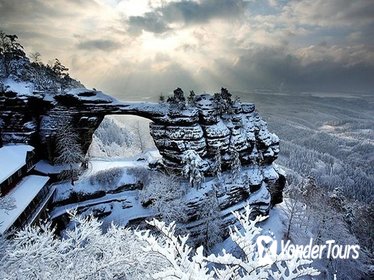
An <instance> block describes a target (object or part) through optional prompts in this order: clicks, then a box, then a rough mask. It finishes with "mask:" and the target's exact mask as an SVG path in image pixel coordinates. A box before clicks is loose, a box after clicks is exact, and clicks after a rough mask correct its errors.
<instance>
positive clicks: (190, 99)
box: [187, 90, 196, 107]
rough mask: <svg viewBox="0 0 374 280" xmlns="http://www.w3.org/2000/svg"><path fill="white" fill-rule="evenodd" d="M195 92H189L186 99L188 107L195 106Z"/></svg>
mask: <svg viewBox="0 0 374 280" xmlns="http://www.w3.org/2000/svg"><path fill="white" fill-rule="evenodd" d="M195 96H196V94H195V92H194V91H193V90H191V91H190V95H189V96H188V97H187V102H188V105H189V106H191V107H192V106H195Z"/></svg>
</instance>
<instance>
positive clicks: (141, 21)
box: [127, 12, 170, 35]
mask: <svg viewBox="0 0 374 280" xmlns="http://www.w3.org/2000/svg"><path fill="white" fill-rule="evenodd" d="M127 22H128V25H129V28H128V31H129V32H130V33H131V34H133V35H139V34H141V32H142V31H143V30H145V31H148V32H153V33H164V32H166V31H169V30H170V28H169V27H168V25H167V23H166V22H165V21H164V20H163V19H162V17H161V16H159V15H158V14H157V13H155V12H150V13H146V14H144V16H131V17H129V19H128V21H127Z"/></svg>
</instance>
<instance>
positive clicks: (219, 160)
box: [214, 150, 223, 184]
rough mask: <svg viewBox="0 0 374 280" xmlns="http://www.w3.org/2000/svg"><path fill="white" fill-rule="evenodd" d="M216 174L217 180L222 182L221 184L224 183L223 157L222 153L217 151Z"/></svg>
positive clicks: (215, 159)
mask: <svg viewBox="0 0 374 280" xmlns="http://www.w3.org/2000/svg"><path fill="white" fill-rule="evenodd" d="M214 161H215V162H214V172H215V173H216V176H217V179H218V181H219V182H220V184H222V183H223V180H222V156H221V151H220V150H217V151H216V155H215V157H214Z"/></svg>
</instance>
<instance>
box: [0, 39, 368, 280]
mask: <svg viewBox="0 0 374 280" xmlns="http://www.w3.org/2000/svg"><path fill="white" fill-rule="evenodd" d="M1 36H2V37H1V38H2V40H3V41H4V40H5V42H6V43H7V44H8V48H10V47H11V48H10V49H6V52H10V53H12V54H14V55H15V56H16V58H14V57H13V58H11V59H10V60H9V61H10V62H11V63H8V62H9V61H7V59H9V58H8V57H6V56H5V55H4V54H3V53H0V54H1V55H2V56H1V57H0V58H1V59H2V60H1V61H0V62H1V65H5V66H6V67H2V68H0V70H1V71H2V72H1V73H2V74H1V73H0V74H1V75H3V76H4V77H3V78H4V79H2V84H1V85H2V87H1V88H0V91H3V92H4V93H7V94H9V93H11V94H15V95H17V94H18V92H17V86H19V85H20V84H22V83H28V84H29V85H30V84H31V85H33V86H32V87H33V89H32V91H33V92H34V91H37V92H38V93H39V92H44V91H54V92H59V93H61V92H62V93H63V94H65V91H66V90H67V89H68V88H71V87H78V86H79V85H80V83H79V82H77V81H75V80H73V79H71V78H70V76H69V74H68V73H67V69H66V67H64V66H63V65H62V64H61V63H60V61H59V60H55V61H54V64H43V63H41V62H40V61H39V55H38V54H34V55H33V60H34V61H33V62H30V60H29V59H28V58H27V57H26V55H25V53H24V52H23V48H22V46H20V45H17V40H16V39H17V38H16V37H9V35H8V37H6V36H5V34H2V33H1ZM12 48H13V49H12ZM3 49H4V48H2V49H1V50H2V52H4V50H3ZM14 60H15V61H16V62H17V63H13V62H12V61H14ZM25 65H31V66H28V67H25ZM10 66H11V67H12V68H9V67H10ZM24 68H26V69H28V71H26V72H24V71H23V72H22V71H19V70H20V69H24ZM21 72H22V73H21ZM39 75H40V76H39ZM19 76H20V77H22V79H23V80H22V79H21V80H20V78H19ZM9 77H10V78H9ZM10 80H12V83H11V84H9V83H8V84H7V82H9V81H10ZM28 88H29V87H28ZM180 91H181V90H180V89H177V90H176V91H174V96H173V97H169V101H167V102H166V101H165V100H164V99H163V98H161V100H159V102H160V104H161V105H163V106H166V108H171V109H170V111H171V112H172V113H174V114H176V113H179V111H186V112H187V113H191V112H193V110H195V111H196V110H197V109H196V108H197V105H196V104H194V102H195V100H196V99H195V93H194V92H193V91H191V93H190V98H188V99H187V100H186V99H185V98H184V96H183V92H182V93H180ZM176 92H177V94H176ZM84 94H87V93H86V92H84ZM225 94H227V96H228V95H229V93H228V91H227V90H226V89H222V91H221V95H220V94H219V93H217V94H216V95H215V98H216V99H214V100H215V102H217V100H219V101H222V102H226V101H227V103H225V104H223V103H222V104H220V105H222V106H221V107H219V109H220V110H221V111H222V112H220V113H221V114H223V115H224V116H222V119H220V118H221V117H220V116H219V117H218V118H219V119H220V121H218V124H217V127H222V126H224V125H223V121H222V120H223V119H225V118H226V119H225V121H226V122H227V123H228V124H229V125H230V129H231V130H232V131H235V133H236V134H234V136H237V139H239V138H240V136H238V135H240V133H242V132H243V131H242V130H243V128H242V127H245V126H244V125H243V122H244V123H245V122H247V123H245V124H246V125H248V127H246V128H247V129H248V130H249V129H250V128H249V124H252V123H251V122H252V119H250V121H248V119H245V118H242V117H241V118H240V120H239V121H237V122H238V123H240V125H238V127H240V129H238V132H237V131H236V129H237V128H236V125H234V124H233V123H235V120H234V119H235V118H234V117H233V118H231V119H230V117H227V116H231V115H234V116H235V112H236V111H235V110H238V108H240V109H241V108H242V107H241V106H242V105H241V103H240V101H239V99H234V98H233V100H235V101H233V100H231V94H230V96H229V97H227V99H226V97H225V98H222V95H225ZM237 95H238V96H240V98H241V100H242V101H243V102H254V103H256V104H257V111H258V112H260V113H261V115H262V116H263V117H264V119H266V120H267V122H268V124H269V130H271V131H274V132H275V133H276V134H277V135H279V136H280V138H281V142H280V149H281V153H280V156H279V159H278V160H277V161H276V163H277V164H274V166H273V165H272V164H271V163H272V162H271V163H270V165H269V164H268V163H267V162H266V160H264V156H266V155H265V152H264V153H259V152H258V150H257V146H256V145H257V144H259V142H261V141H262V140H261V141H260V140H258V141H257V142H256V139H255V141H254V147H253V148H252V149H251V151H252V152H251V154H250V155H249V156H248V162H247V163H245V162H244V161H243V152H242V153H239V151H238V150H236V149H235V148H234V145H232V147H231V148H230V149H229V153H224V154H223V155H221V153H220V148H221V147H218V151H219V152H218V153H216V156H215V157H214V160H213V161H212V162H213V163H212V162H208V161H207V160H204V159H203V158H202V157H203V156H200V154H199V153H198V151H196V150H197V149H196V150H194V149H192V148H191V149H187V150H186V151H184V152H183V153H181V155H179V154H177V155H176V156H180V157H181V158H180V164H181V165H182V166H183V168H182V170H181V172H180V174H178V173H175V174H172V173H169V172H168V169H161V168H160V159H161V155H160V153H159V151H158V150H157V148H156V146H155V144H154V142H153V141H154V138H152V137H151V135H150V130H149V123H150V121H149V120H147V119H143V118H140V117H132V116H116V115H112V116H106V117H105V118H104V119H103V120H102V121H101V124H100V126H99V127H98V128H97V129H96V130H95V132H94V134H93V136H92V140H93V141H92V143H91V145H90V147H89V149H88V151H87V153H86V154H84V153H83V152H82V147H81V145H80V144H79V140H80V139H79V135H78V134H77V132H76V131H75V130H74V128H73V127H72V126H71V125H70V124H69V121H71V119H69V118H68V117H67V116H66V115H63V114H62V115H61V118H59V123H56V124H55V126H56V127H54V128H55V129H56V131H57V136H56V140H55V142H56V143H55V144H56V147H55V148H56V155H58V156H56V157H55V158H54V159H53V161H52V162H50V163H49V162H47V160H42V161H41V162H38V164H36V172H41V173H43V172H45V173H47V174H48V175H51V174H52V175H53V176H54V180H55V181H54V182H53V184H52V186H53V190H54V196H53V202H52V204H51V207H50V209H48V217H47V219H43V220H41V221H40V222H39V223H38V224H37V225H36V226H33V227H29V226H26V227H24V228H21V229H20V230H17V231H12V232H8V233H7V234H5V235H4V236H0V239H1V240H0V278H1V279H152V278H155V279H297V278H300V279H309V277H315V278H316V279H336V277H337V279H365V278H368V277H370V275H372V274H370V273H373V259H374V254H373V252H374V236H373V232H374V228H373V226H374V221H373V217H374V209H373V203H372V202H373V198H374V194H373V191H372V186H373V183H374V177H373V176H374V174H373V168H372V166H373V159H374V151H373V145H374V143H373V142H372V139H373V129H372V127H373V123H374V120H373V116H372V114H371V107H370V106H371V104H372V101H373V100H372V97H371V96H360V95H355V96H346V97H344V98H342V97H336V96H328V95H325V94H322V93H319V94H318V95H313V94H310V93H299V94H298V95H296V94H295V93H281V94H275V93H272V92H265V91H257V92H250V93H240V92H238V93H237ZM82 96H84V95H82ZM191 96H192V97H191ZM202 96H203V97H201V99H202V100H203V101H202V106H207V107H209V105H211V104H210V103H209V102H208V101H206V100H207V99H204V98H210V97H207V95H206V94H205V95H202ZM84 97H87V96H84ZM89 97H91V96H89ZM177 97H178V98H177ZM217 97H218V98H217ZM5 98H8V96H5V95H4V98H3V99H4V100H5ZM11 98H14V96H13V95H12V96H11ZM48 98H51V97H48ZM157 98H158V97H154V99H157ZM173 98H174V99H173ZM220 98H221V99H220ZM21 99H22V98H21ZM212 99H213V97H212ZM364 99H365V100H364ZM368 100H369V102H368ZM165 102H166V103H165ZM215 105H217V104H216V103H215ZM64 106H68V105H66V104H64ZM247 106H248V107H250V106H254V105H251V104H250V105H247ZM253 108H254V107H253ZM59 109H61V108H59ZM200 109H201V108H200ZM215 109H216V108H215ZM189 110H190V111H189ZM257 111H255V112H254V113H255V114H256V115H255V117H254V118H253V119H255V120H253V122H255V121H256V125H258V126H257V127H256V129H257V131H256V137H257V136H258V135H259V134H261V133H263V134H264V135H265V136H266V138H265V137H264V138H265V141H268V142H270V144H271V145H272V146H273V150H272V149H271V148H269V149H268V150H266V152H269V153H272V156H274V150H276V151H278V146H277V143H278V142H277V141H278V140H279V139H278V137H277V136H276V135H275V134H270V133H269V132H268V131H267V125H266V123H265V122H264V121H263V120H261V119H260V117H259V116H258V114H257ZM203 112H204V111H203ZM251 113H252V112H251ZM200 117H201V116H200ZM203 117H206V118H207V119H209V118H210V117H211V116H210V115H207V116H203ZM35 123H36V121H35ZM43 124H44V125H45V123H43ZM205 125H206V124H205ZM206 126H208V125H206ZM186 127H187V126H186ZM253 127H254V126H253ZM0 128H1V129H4V130H6V129H8V128H7V127H5V125H4V124H0ZM33 128H35V126H33ZM204 129H205V128H204ZM217 131H219V130H218V129H217ZM177 133H180V131H177ZM183 133H184V131H183ZM199 133H200V132H199ZM205 133H206V131H205ZM201 134H203V133H202V132H201ZM254 135H255V134H253V137H254ZM232 138H235V137H231V139H232ZM230 141H231V140H230ZM230 143H231V142H230ZM235 143H236V144H237V143H239V142H235ZM270 144H269V147H270V146H271V145H270ZM262 146H265V145H264V144H263V143H262ZM48 148H50V147H48ZM266 148H268V147H267V146H266ZM243 162H244V163H245V164H244V163H243ZM208 166H209V167H208ZM56 168H57V169H56ZM58 168H60V169H58ZM208 168H210V169H211V173H207V170H208ZM283 169H284V170H285V171H286V172H285V173H286V177H287V180H288V183H287V185H286V188H285V189H284V191H283V197H284V201H283V202H282V203H280V204H275V205H274V204H271V199H272V197H271V193H270V191H269V188H270V187H269V186H270V184H269V185H268V184H267V182H268V181H271V180H272V179H274V178H276V179H279V178H280V176H279V174H284V171H283ZM56 170H57V171H56ZM52 175H51V176H52ZM264 178H265V179H264ZM274 180H275V179H274ZM238 194H240V196H239V195H238ZM238 197H239V198H238ZM242 197H245V199H243V200H240V199H241V198H242ZM230 199H232V200H233V201H234V202H235V203H233V204H230V207H226V208H225V206H226V205H227V204H228V203H229V202H230ZM228 201H229V202H228ZM15 204H16V201H15V200H14V199H12V198H11V197H9V196H4V197H3V196H0V209H1V210H2V211H3V213H5V214H6V215H7V214H8V213H9V211H12V209H14V207H15ZM247 204H250V205H253V209H251V207H250V206H248V205H247ZM270 205H271V209H269V208H270V207H269V206H270ZM222 209H224V210H222ZM264 213H266V214H267V215H266V216H264ZM1 222H2V221H1V220H0V223H1ZM262 235H266V236H268V237H271V238H273V239H274V240H277V241H278V242H281V241H282V240H283V241H285V242H287V241H289V242H291V243H292V244H295V245H296V244H307V243H308V242H309V240H310V238H312V239H313V240H314V242H315V244H319V245H323V244H326V242H328V241H329V240H334V241H335V242H336V243H337V244H344V245H351V244H356V245H359V246H360V253H359V257H358V258H347V259H344V258H335V257H331V258H327V257H326V256H325V255H323V256H324V258H320V259H316V260H314V261H311V260H309V259H307V258H304V259H303V258H300V257H299V256H297V253H295V254H292V255H286V256H285V255H279V256H278V255H277V256H276V257H274V256H273V258H272V259H271V260H270V261H269V262H268V263H265V264H264V263H263V262H262V261H263V260H262V256H261V254H260V251H259V248H260V247H259V244H257V243H256V239H257V238H258V237H259V236H262ZM265 245H266V246H271V245H269V244H265ZM265 245H264V246H265ZM266 246H265V247H266ZM266 250H267V251H266V252H268V251H269V250H270V248H268V247H266ZM303 277H304V278H303Z"/></svg>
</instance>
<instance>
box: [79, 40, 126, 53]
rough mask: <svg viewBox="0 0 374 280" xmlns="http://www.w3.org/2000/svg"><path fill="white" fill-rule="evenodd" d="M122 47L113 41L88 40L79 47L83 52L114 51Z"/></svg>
mask: <svg viewBox="0 0 374 280" xmlns="http://www.w3.org/2000/svg"><path fill="white" fill-rule="evenodd" d="M121 46H122V45H121V44H120V43H118V42H115V41H112V40H102V39H98V40H86V41H83V42H80V43H79V44H78V45H77V47H78V49H83V50H95V49H97V50H101V51H112V50H116V49H118V48H120V47H121Z"/></svg>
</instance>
